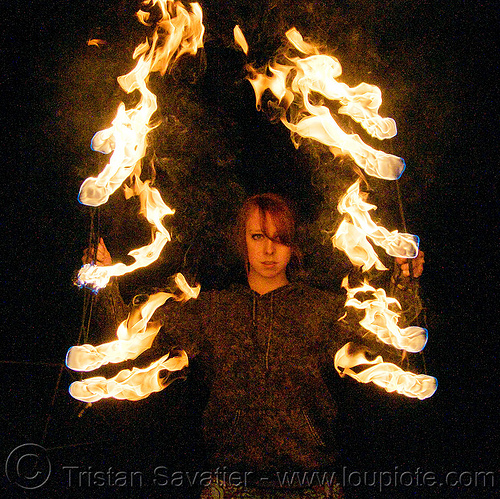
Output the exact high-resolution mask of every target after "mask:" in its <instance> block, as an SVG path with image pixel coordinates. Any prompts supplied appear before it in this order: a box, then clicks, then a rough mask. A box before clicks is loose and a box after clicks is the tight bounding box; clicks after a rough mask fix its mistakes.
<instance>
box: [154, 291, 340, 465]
mask: <svg viewBox="0 0 500 499" xmlns="http://www.w3.org/2000/svg"><path fill="white" fill-rule="evenodd" d="M344 301H345V299H344V298H343V297H340V296H336V295H333V294H331V293H326V292H323V291H319V290H316V289H313V288H311V287H309V286H306V285H303V284H288V285H286V286H283V287H281V288H279V289H276V290H274V291H272V292H270V293H266V294H265V295H262V296H261V295H259V294H258V293H255V292H254V291H252V290H251V289H250V288H248V287H245V286H240V285H236V286H233V287H231V288H230V289H228V290H226V291H212V292H207V293H201V295H200V297H199V298H198V299H197V300H191V301H189V302H187V303H185V304H184V305H178V304H172V305H170V306H168V307H164V308H163V309H162V310H161V311H159V312H157V314H156V315H155V317H154V319H160V320H161V322H162V324H163V330H162V332H161V333H160V335H159V337H158V342H157V345H156V346H155V349H159V350H160V351H163V352H165V351H168V350H169V349H170V348H172V347H173V346H178V347H180V348H183V349H184V350H186V352H187V353H188V355H189V357H190V358H192V357H194V356H200V357H202V363H203V364H204V365H205V366H206V367H207V371H208V372H209V373H210V374H209V384H210V396H209V400H208V404H207V407H206V409H205V412H204V431H205V437H206V443H207V447H208V451H209V456H210V457H211V464H212V465H213V466H214V468H215V467H223V466H226V467H227V468H228V469H241V470H245V471H250V470H257V471H258V470H261V471H262V470H266V471H268V470H274V469H276V470H280V469H282V470H286V471H290V470H293V471H296V470H301V469H320V468H324V467H330V466H332V465H333V464H334V462H335V457H336V456H335V452H334V451H335V448H336V446H335V444H334V439H333V428H334V427H333V425H334V419H335V414H336V407H335V403H334V401H333V399H332V397H331V395H330V392H329V390H328V388H327V385H326V382H325V380H324V377H323V371H324V367H325V366H327V365H328V366H332V365H333V356H334V355H335V352H336V351H337V350H338V349H339V348H341V347H342V346H343V345H344V344H345V343H346V342H347V341H349V338H348V337H347V335H345V334H343V332H342V329H341V328H340V327H339V322H338V318H339V316H340V315H341V313H342V306H343V303H344Z"/></svg>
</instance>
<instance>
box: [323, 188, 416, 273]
mask: <svg viewBox="0 0 500 499" xmlns="http://www.w3.org/2000/svg"><path fill="white" fill-rule="evenodd" d="M360 184H361V181H360V180H357V181H356V182H355V183H354V184H352V185H351V187H349V189H348V190H347V192H346V193H345V194H344V196H342V198H341V199H340V201H339V204H338V211H339V212H340V213H341V214H345V216H346V217H345V218H344V220H343V221H342V222H341V224H340V226H339V228H338V230H337V232H336V233H335V235H334V236H333V238H332V243H333V246H334V247H337V248H339V249H340V250H342V251H344V252H345V253H346V254H347V256H348V257H349V259H350V260H351V262H352V263H353V264H354V265H356V266H361V265H362V266H363V271H364V272H366V271H368V270H370V269H371V268H372V267H373V266H375V268H376V269H377V270H387V269H386V267H385V266H384V265H383V264H382V262H381V261H380V260H379V258H378V257H377V254H376V253H375V251H374V250H373V248H372V247H371V245H370V243H369V242H368V241H367V237H368V238H370V239H371V240H372V241H373V242H374V243H375V244H376V245H377V246H380V247H381V248H383V249H384V250H385V251H386V253H387V254H388V255H390V256H394V257H400V258H415V257H416V256H417V255H418V245H419V238H418V236H414V235H413V234H404V233H399V232H398V231H397V230H394V231H392V232H389V231H388V230H387V229H386V228H385V227H381V226H379V225H376V224H375V223H374V222H373V220H372V219H371V217H370V214H369V212H370V211H371V210H375V209H376V208H377V207H376V206H375V205H373V204H369V203H367V202H366V198H367V197H368V194H367V193H364V192H363V193H361V192H360V190H359V187H360Z"/></svg>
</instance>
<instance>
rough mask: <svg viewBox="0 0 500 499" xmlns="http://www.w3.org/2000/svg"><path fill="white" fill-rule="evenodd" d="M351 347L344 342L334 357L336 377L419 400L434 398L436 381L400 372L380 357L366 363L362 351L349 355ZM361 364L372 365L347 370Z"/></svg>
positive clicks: (350, 344)
mask: <svg viewBox="0 0 500 499" xmlns="http://www.w3.org/2000/svg"><path fill="white" fill-rule="evenodd" d="M352 348H353V345H352V343H347V344H346V345H344V346H343V347H342V348H341V349H340V350H339V351H338V352H337V353H336V354H335V359H334V364H335V369H336V370H337V372H338V373H339V374H340V376H342V377H343V376H345V375H346V374H347V375H348V376H351V377H352V378H354V379H355V380H356V381H359V382H361V383H370V382H371V383H375V384H376V385H378V386H380V387H381V388H384V389H385V390H386V391H388V392H397V393H400V394H401V395H405V396H406V397H412V398H418V399H420V400H423V399H426V398H429V397H431V396H432V395H434V392H435V391H436V389H437V380H436V378H434V377H432V376H427V375H426V374H414V373H412V372H408V371H403V369H401V368H400V367H398V366H396V365H395V364H391V363H389V362H384V361H383V359H382V357H381V356H380V355H379V356H378V357H377V358H376V359H374V360H368V359H367V358H366V357H365V354H364V352H357V353H349V350H351V349H352ZM363 364H374V365H372V367H368V368H366V369H364V370H363V371H361V372H359V373H357V372H355V371H353V370H352V369H351V368H353V367H357V366H360V365H363Z"/></svg>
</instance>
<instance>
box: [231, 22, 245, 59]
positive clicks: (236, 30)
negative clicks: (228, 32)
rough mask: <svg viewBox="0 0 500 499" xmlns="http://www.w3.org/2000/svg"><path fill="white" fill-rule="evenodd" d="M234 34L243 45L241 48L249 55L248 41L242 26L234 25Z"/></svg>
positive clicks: (238, 42) (237, 41)
mask: <svg viewBox="0 0 500 499" xmlns="http://www.w3.org/2000/svg"><path fill="white" fill-rule="evenodd" d="M233 34H234V40H235V42H236V43H237V44H238V45H239V46H240V47H241V50H243V52H244V53H245V54H246V55H248V43H247V41H246V38H245V35H244V34H243V31H241V28H240V27H239V26H238V25H236V26H235V27H234V30H233Z"/></svg>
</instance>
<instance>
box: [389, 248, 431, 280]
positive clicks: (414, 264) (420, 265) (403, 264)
mask: <svg viewBox="0 0 500 499" xmlns="http://www.w3.org/2000/svg"><path fill="white" fill-rule="evenodd" d="M410 261H411V269H412V271H413V272H412V275H413V277H420V276H421V275H422V272H423V271H424V262H425V260H424V252H423V251H420V250H419V251H418V255H417V256H416V258H396V264H397V265H399V266H400V269H401V274H402V275H403V276H404V277H410V263H409V262H410Z"/></svg>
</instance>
